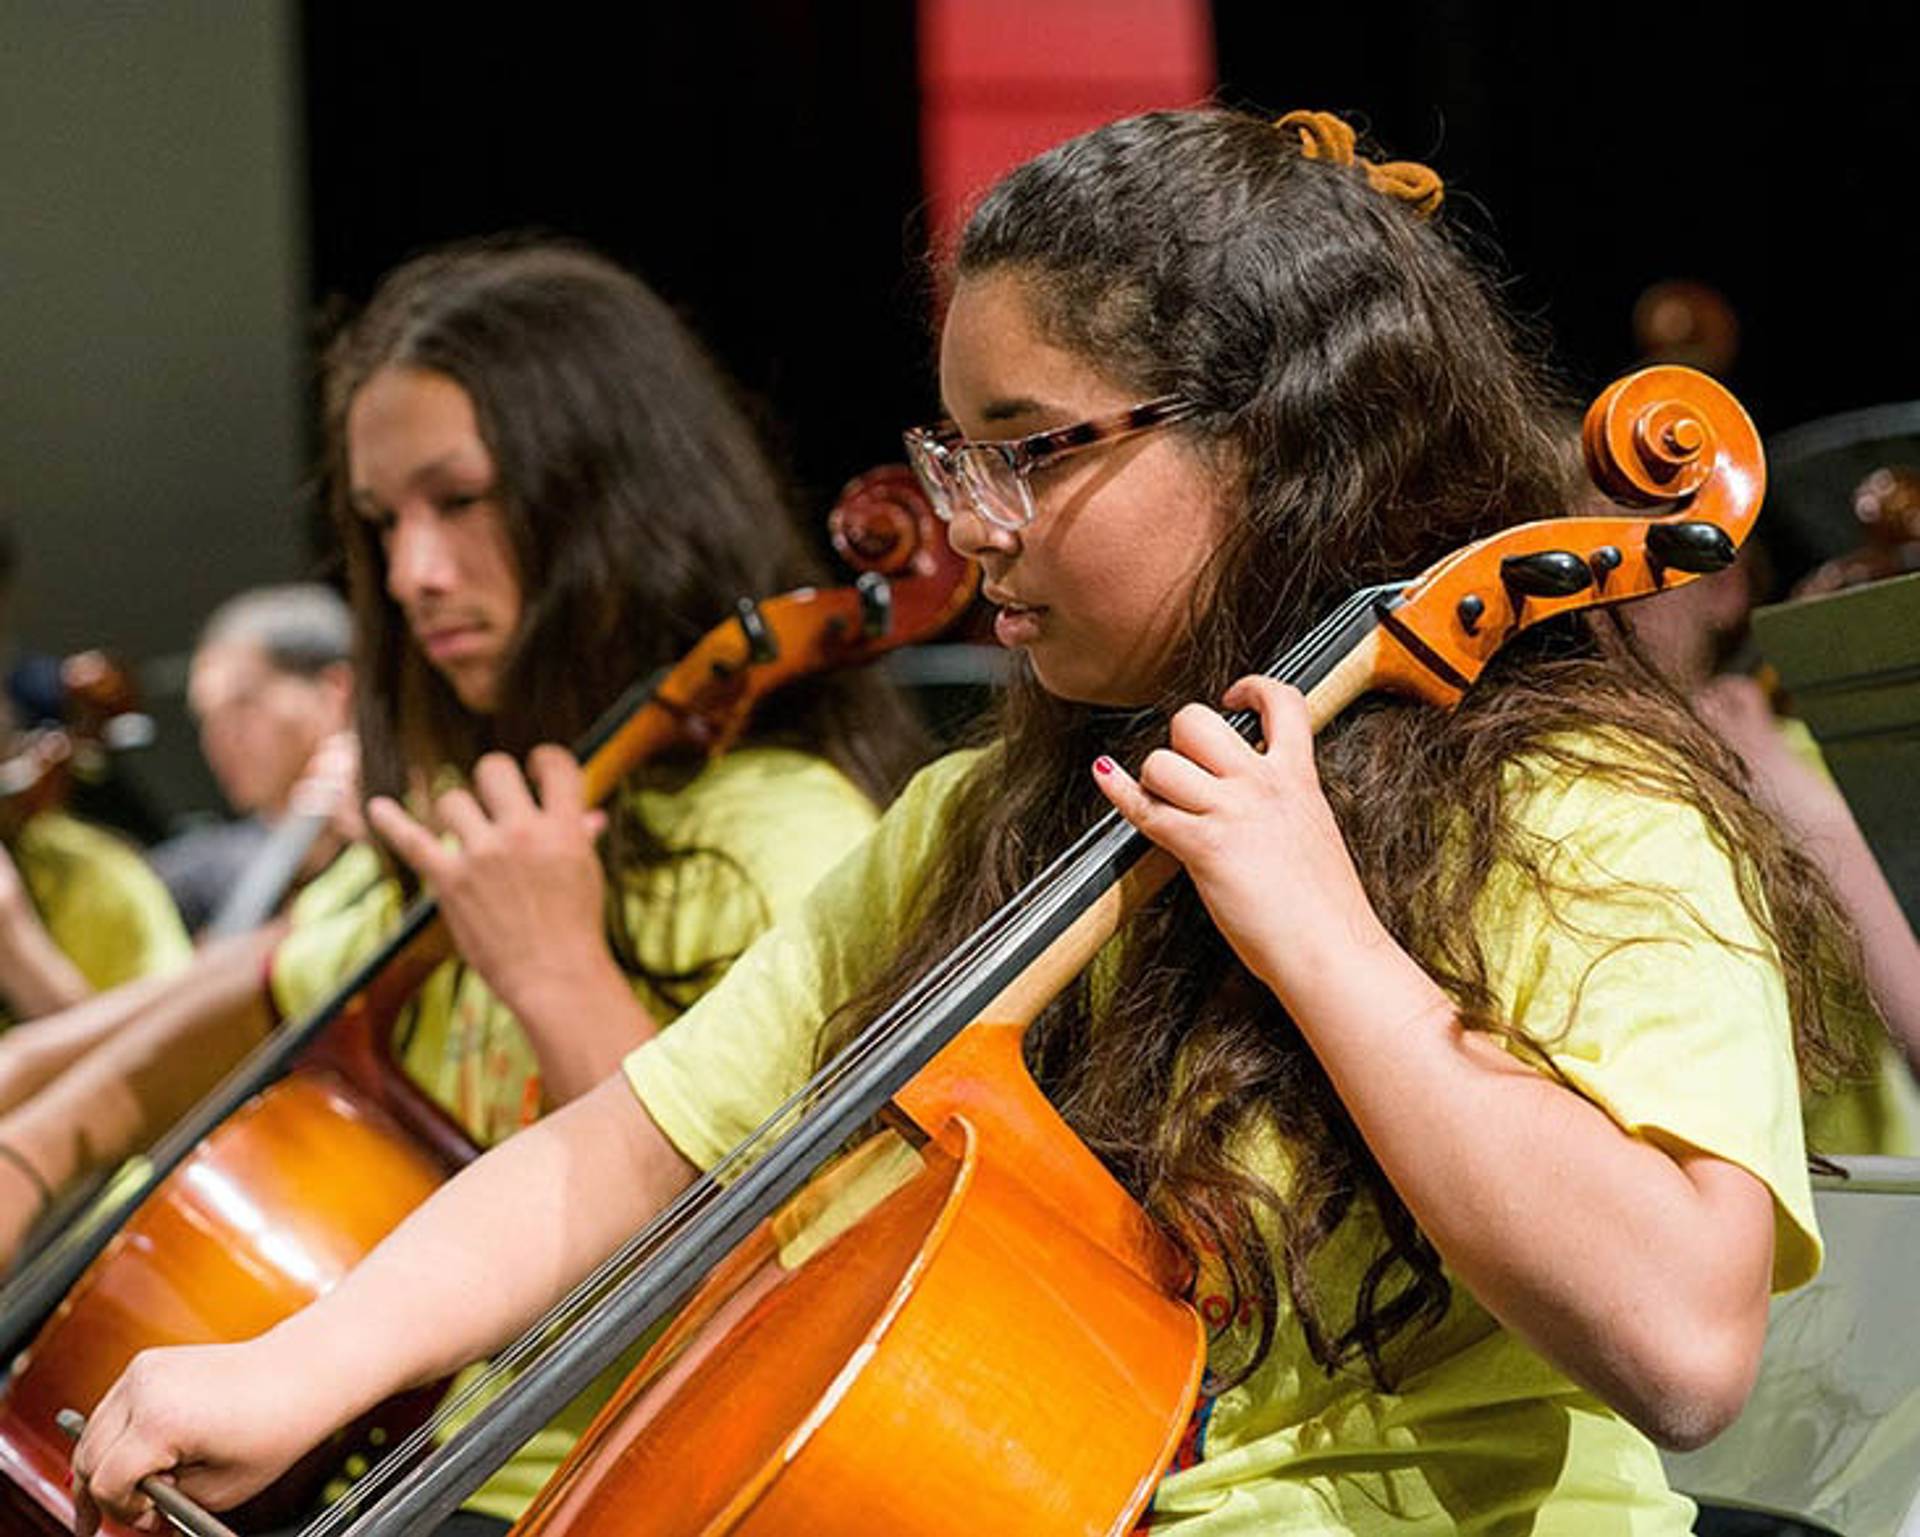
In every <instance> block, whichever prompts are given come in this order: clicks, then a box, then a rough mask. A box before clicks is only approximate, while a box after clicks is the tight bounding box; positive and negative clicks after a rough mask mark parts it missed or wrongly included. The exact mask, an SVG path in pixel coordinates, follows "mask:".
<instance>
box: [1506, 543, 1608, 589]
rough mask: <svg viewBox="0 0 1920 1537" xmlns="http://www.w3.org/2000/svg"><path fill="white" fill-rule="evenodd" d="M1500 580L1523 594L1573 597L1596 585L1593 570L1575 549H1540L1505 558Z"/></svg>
mask: <svg viewBox="0 0 1920 1537" xmlns="http://www.w3.org/2000/svg"><path fill="white" fill-rule="evenodd" d="M1500 580H1501V581H1503V582H1504V583H1506V585H1507V588H1508V590H1509V591H1512V592H1516V593H1518V594H1520V595H1521V596H1522V597H1527V598H1570V597H1572V596H1573V595H1574V594H1575V593H1577V592H1585V591H1586V590H1587V589H1588V588H1589V587H1591V586H1592V585H1593V572H1592V571H1591V570H1590V569H1589V568H1588V566H1587V563H1586V562H1585V561H1584V560H1582V559H1581V558H1580V557H1579V556H1578V555H1575V554H1574V553H1573V552H1572V551H1571V550H1539V551H1536V552H1535V553H1534V554H1532V555H1509V556H1508V557H1507V558H1506V559H1505V560H1503V561H1501V562H1500Z"/></svg>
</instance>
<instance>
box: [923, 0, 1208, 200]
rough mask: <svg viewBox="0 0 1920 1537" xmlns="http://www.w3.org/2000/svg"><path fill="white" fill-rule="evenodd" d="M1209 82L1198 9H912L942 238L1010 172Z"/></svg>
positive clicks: (947, 2)
mask: <svg viewBox="0 0 1920 1537" xmlns="http://www.w3.org/2000/svg"><path fill="white" fill-rule="evenodd" d="M1214 83H1215V74H1214V54H1213V29H1212V25H1211V17H1210V14H1209V10H1208V6H1207V4H1206V0H920V88H921V102H922V105H921V123H920V129H921V160H922V166H923V169H924V171H925V176H926V187H927V198H928V202H929V204H930V205H931V208H932V213H933V226H934V228H935V230H936V231H938V232H940V233H942V234H944V233H946V232H947V231H949V230H950V229H951V228H952V227H953V225H954V223H955V221H956V219H957V218H958V217H959V215H960V214H962V213H963V212H964V211H965V209H966V207H967V206H968V205H969V204H970V203H971V202H972V201H973V200H974V199H975V198H977V197H978V196H979V195H980V194H981V193H982V192H984V191H985V190H986V189H987V188H988V187H989V186H991V185H992V184H993V182H994V181H995V180H996V179H997V178H998V177H999V176H1000V174H1001V173H1002V172H1004V171H1006V170H1009V169H1010V168H1012V167H1013V166H1015V165H1018V164H1019V163H1020V162H1021V161H1022V160H1025V159H1027V158H1028V157H1029V156H1031V155H1033V154H1035V153H1036V152H1038V151H1040V150H1043V149H1045V148H1046V147H1047V146H1048V145H1050V144H1057V143H1058V142H1059V141H1060V140H1062V139H1066V138H1070V137H1072V136H1073V135H1074V134H1076V133H1080V132H1082V131H1084V130H1085V129H1088V128H1093V127H1096V126H1097V125H1099V124H1101V123H1105V122H1111V121H1112V120H1113V119H1114V118H1116V117H1125V116H1127V115H1128V114H1129V113H1133V112H1142V111H1145V110H1146V109H1148V108H1150V107H1178V106H1190V105H1192V104H1193V103H1195V102H1198V101H1201V100H1204V99H1205V98H1206V96H1207V95H1208V93H1209V92H1211V91H1212V90H1213V87H1214Z"/></svg>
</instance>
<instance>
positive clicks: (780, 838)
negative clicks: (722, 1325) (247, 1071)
mask: <svg viewBox="0 0 1920 1537" xmlns="http://www.w3.org/2000/svg"><path fill="white" fill-rule="evenodd" d="M623 794H624V795H625V796H626V798H627V807H628V809H630V810H632V811H636V812H637V813H638V814H639V816H640V817H641V818H642V819H643V820H644V821H645V823H646V825H647V827H648V828H649V829H650V830H651V831H652V832H653V834H654V835H655V836H656V837H657V838H658V839H659V840H660V842H661V843H662V844H663V845H664V846H665V847H666V848H667V849H669V850H672V851H674V852H675V854H676V856H677V857H674V858H671V859H669V860H667V861H666V862H664V863H662V864H659V865H656V866H654V867H652V868H650V869H647V870H644V871H638V872H632V873H630V874H629V875H628V876H627V878H626V879H625V880H624V881H623V883H622V887H621V892H620V907H621V911H622V913H623V915H624V927H625V930H626V941H627V943H628V945H629V946H630V947H631V952H632V954H633V955H634V956H635V957H637V958H638V960H639V961H640V963H641V964H642V966H644V967H645V969H646V970H647V971H648V972H650V973H652V974H653V975H654V976H656V977H659V978H662V979H669V980H667V981H665V982H663V985H662V986H660V987H655V986H653V985H651V984H649V983H648V982H647V981H645V980H644V979H641V978H636V979H635V981H634V992H635V994H636V995H637V996H638V997H639V998H640V1000H641V1002H642V1003H643V1004H644V1005H645V1006H646V1008H647V1011H648V1012H649V1013H650V1014H651V1015H652V1016H653V1018H654V1019H655V1020H656V1021H658V1022H660V1023H662V1024H665V1023H666V1022H668V1021H669V1020H671V1019H673V1018H675V1017H676V1016H677V1015H678V1014H679V1013H680V1012H681V1011H682V1010H683V1009H684V1008H685V1007H686V1005H687V1004H688V1003H689V1002H691V1001H692V999H693V998H694V997H695V996H697V995H698V994H699V993H701V992H704V991H705V990H706V988H708V987H710V986H711V985H712V984H713V982H714V981H715V980H716V979H717V978H718V977H719V975H720V974H721V972H722V971H724V969H725V968H726V966H727V965H729V964H730V963H731V962H732V961H733V959H734V958H735V957H736V956H738V955H740V954H741V953H742V952H743V951H745V950H746V949H747V948H748V947H749V946H750V945H751V944H752V942H753V940H754V939H755V938H756V937H757V936H758V935H759V934H760V933H761V931H762V930H764V929H766V928H768V927H769V926H770V925H772V924H773V923H775V922H776V921H778V920H782V919H785V918H787V917H790V916H792V915H793V914H794V913H795V912H796V911H797V910H798V908H799V905H800V901H801V899H802V898H803V897H804V896H805V894H806V892H807V890H808V888H809V887H810V886H811V885H812V884H813V882H814V881H815V880H817V879H818V878H819V876H820V875H821V873H822V872H823V871H825V870H827V869H828V868H829V867H830V866H831V865H832V864H833V863H834V862H835V861H836V860H837V859H839V858H840V857H841V855H843V854H845V853H846V852H847V851H848V850H849V849H850V848H852V847H853V846H854V845H855V844H856V843H857V842H858V841H859V840H860V839H861V838H862V837H863V836H864V835H865V834H866V832H867V831H868V830H869V829H870V828H871V827H872V825H873V822H874V817H875V812H874V808H873V806H872V803H871V802H869V801H868V800H867V798H866V797H865V796H864V795H863V794H862V793H861V792H860V791H859V790H858V789H856V788H855V787H854V785H853V784H851V783H850V782H849V781H848V780H847V779H846V778H845V777H844V776H842V775H841V774H840V772H839V771H838V770H837V769H835V768H834V767H833V766H832V765H831V764H828V763H827V762H825V761H824V760H822V759H820V758H816V757H813V756H811V755H810V754H806V753H801V752H796V751H792V750H790V749H786V748H773V747H747V748H741V749H739V750H737V751H735V752H731V753H728V754H726V755H725V756H724V757H721V758H719V759H716V760H714V761H713V762H712V763H710V764H709V765H707V766H706V767H705V768H704V769H703V770H702V771H701V772H700V773H699V774H698V775H697V776H696V777H694V778H692V779H691V780H687V781H685V782H669V781H665V780H661V779H659V778H655V779H651V780H647V781H644V782H641V783H638V784H632V783H630V785H629V787H628V788H627V789H626V790H624V791H623ZM399 911H400V899H399V893H398V890H397V888H396V887H395V886H394V885H393V884H392V883H391V882H390V881H388V880H386V879H384V878H383V876H382V873H381V868H380V862H379V860H378V858H377V857H376V856H375V855H374V854H373V852H372V850H370V849H367V848H364V847H363V848H359V849H352V850H349V851H347V853H345V854H343V855H342V856H341V857H340V858H339V859H338V860H336V861H335V862H334V863H333V864H332V865H331V866H329V867H328V868H327V869H326V870H325V871H323V872H322V873H321V875H320V876H318V877H317V878H316V879H315V880H314V881H313V882H311V883H310V884H309V885H308V886H307V888H306V889H305V890H304V891H303V892H301V894H300V896H299V898H298V899H297V900H296V902H295V904H294V907H293V910H292V915H291V916H292V921H293V928H292V931H291V932H290V933H289V935H288V936H287V938H286V939H285V940H284V941H283V942H282V943H281V945H280V946H279V948H278V949H277V950H276V952H275V955H274V960H273V968H272V988H273V994H274V999H275V1002H276V1003H277V1005H278V1006H279V1008H280V1009H281V1011H282V1012H283V1013H284V1014H287V1015H289V1016H291V1015H292V1014H295V1013H298V1012H303V1011H305V1010H306V1009H308V1008H311V1007H312V1006H314V1005H315V1004H316V1003H318V1002H320V1001H321V1000H322V999H324V998H325V997H326V996H327V995H328V993H330V992H331V990H332V989H333V987H334V986H335V985H336V984H337V983H338V982H339V981H340V980H341V979H343V978H344V977H345V976H346V975H347V974H348V972H349V971H350V970H351V969H352V968H353V966H355V965H356V964H357V963H358V962H360V961H361V960H363V959H364V958H365V957H366V956H367V954H369V953H370V952H371V951H372V949H373V948H374V947H375V946H377V945H378V944H379V942H380V940H381V939H382V937H384V935H385V934H386V933H387V931H388V930H389V929H390V928H391V927H392V925H393V922H394V920H395V918H396V917H397V915H398V913H399ZM395 1041H396V1047H397V1049H398V1051H399V1056H400V1062H401V1065H402V1066H403V1067H404V1069H405V1070H406V1072H407V1074H408V1076H410V1077H411V1078H413V1079H414V1080H415V1081H416V1082H418V1083H419V1084H420V1085H421V1086H422V1087H423V1088H425V1089H426V1090H427V1091H428V1092H429V1093H431V1094H432V1095H433V1096H434V1097H435V1098H436V1099H438V1100H439V1101H440V1103H441V1104H443V1105H445V1106H446V1107H447V1109H448V1110H449V1111H450V1112H451V1113H452V1114H453V1115H454V1116H455V1118H456V1119H457V1120H459V1121H460V1122H461V1124H462V1125H464V1126H465V1127H466V1128H467V1129H468V1131H469V1132H470V1133H471V1134H472V1135H473V1136H474V1138H475V1140H476V1141H478V1142H480V1143H481V1144H482V1145H483V1146H484V1145H490V1144H492V1143H494V1142H497V1141H499V1140H501V1139H503V1138H505V1137H508V1136H511V1135H512V1134H513V1133H514V1132H515V1131H517V1130H519V1129H520V1128H521V1127H522V1126H525V1125H527V1124H528V1123H529V1122H531V1121H532V1120H533V1119H535V1118H536V1117H537V1116H538V1114H539V1111H540V1087H539V1073H538V1065H537V1062H536V1059H535V1057H534V1052H533V1048H532V1046H531V1045H530V1044H529V1043H528V1041H527V1039H526V1037H525V1035H524V1034H523V1033H522V1032H521V1030H520V1026H519V1024H518V1022H517V1021H515V1019H514V1018H513V1016H512V1015H511V1014H510V1013H508V1012H507V1010H506V1009H505V1008H504V1007H502V1006H501V1004H500V1003H499V1002H498V1000H496V999H495V998H494V997H493V995H492V993H491V992H489V991H488V989H487V987H486V984H485V983H484V982H482V981H481V980H480V978H479V977H478V976H477V975H475V974H474V973H473V972H472V971H470V970H468V969H467V968H466V967H464V966H461V965H459V964H457V963H455V962H449V963H447V964H446V965H443V966H441V967H440V968H439V969H438V970H436V971H435V972H434V973H433V974H432V975H431V976H430V977H429V978H428V979H427V981H426V983H425V984H424V985H423V986H422V987H421V989H420V991H419V992H418V993H417V994H416V995H415V999H414V1001H413V1003H412V1004H411V1005H410V1006H409V1007H408V1009H407V1010H405V1011H404V1012H403V1014H402V1016H401V1018H400V1019H399V1020H398V1021H397V1022H396V1025H395ZM623 1375H624V1371H623V1370H621V1369H615V1370H612V1371H610V1372H609V1373H608V1374H607V1375H606V1376H604V1377H603V1378H602V1379H601V1380H600V1381H599V1382H598V1383H596V1384H595V1385H594V1386H593V1387H592V1388H589V1389H588V1390H587V1391H586V1392H585V1393H583V1394H582V1395H581V1396H580V1397H579V1398H577V1399H576V1400H575V1401H574V1402H573V1403H572V1404H570V1405H569V1406H568V1408H567V1409H566V1411H565V1412H564V1413H563V1414H562V1415H561V1416H560V1417H559V1418H558V1419H556V1420H555V1421H554V1422H553V1423H552V1424H551V1425H549V1426H548V1427H547V1428H546V1429H545V1430H543V1431H542V1432H541V1433H540V1434H539V1435H538V1436H536V1437H535V1438H534V1440H532V1441H531V1442H529V1443H528V1444H527V1446H526V1447H524V1448H522V1449H521V1451H520V1452H519V1453H518V1454H517V1455H516V1457H515V1458H514V1460H513V1461H512V1462H510V1463H508V1464H507V1465H506V1466H505V1467H503V1468H501V1469H500V1470H499V1472H497V1473H496V1474H495V1475H494V1476H493V1478H492V1479H491V1480H489V1482H488V1483H487V1484H486V1485H485V1486H484V1487H483V1488H482V1489H481V1490H480V1491H479V1492H478V1494H476V1495H475V1497H474V1498H472V1499H470V1500H469V1501H468V1502H467V1508H468V1509H474V1510H481V1511H485V1512H486V1513H488V1514H491V1515H497V1516H500V1517H502V1518H504V1519H507V1520H514V1519H517V1518H518V1517H519V1515H520V1514H521V1513H522V1512H523V1511H524V1510H525V1509H526V1507H527V1505H528V1504H529V1503H531V1501H532V1499H533V1497H534V1495H535V1494H537V1493H538V1492H539V1490H540V1487H541V1486H542V1485H543V1484H544V1483H545V1482H546V1481H547V1479H548V1478H549V1477H550V1476H551V1475H552V1473H553V1471H554V1470H555V1469H556V1468H557V1467H558V1466H559V1464H560V1462H561V1461H562V1460H563V1459H564V1457H565V1456H566V1454H567V1452H568V1451H570V1450H571V1449H572V1446H573V1443H574V1442H575V1441H577V1440H578V1439H579V1437H580V1433H581V1431H582V1430H584V1429H585V1427H586V1424H587V1422H588V1421H589V1420H590V1419H591V1418H592V1416H593V1414H594V1412H595V1411H596V1410H597V1409H598V1408H599V1406H600V1404H601V1403H603V1402H604V1401H605V1400H606V1398H607V1396H608V1395H609V1394H610V1393H611V1392H612V1391H613V1389H614V1387H615V1386H617V1385H618V1383H619V1381H620V1378H621V1376H623ZM468 1380H470V1379H468ZM456 1386H457V1387H458V1386H464V1382H463V1383H461V1384H457V1385H456Z"/></svg>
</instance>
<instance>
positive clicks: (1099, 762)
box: [1093, 757, 1113, 774]
mask: <svg viewBox="0 0 1920 1537" xmlns="http://www.w3.org/2000/svg"><path fill="white" fill-rule="evenodd" d="M1093 771H1094V773H1096V774H1111V773H1112V772H1113V759H1111V758H1106V757H1101V758H1095V759H1094V760H1093Z"/></svg>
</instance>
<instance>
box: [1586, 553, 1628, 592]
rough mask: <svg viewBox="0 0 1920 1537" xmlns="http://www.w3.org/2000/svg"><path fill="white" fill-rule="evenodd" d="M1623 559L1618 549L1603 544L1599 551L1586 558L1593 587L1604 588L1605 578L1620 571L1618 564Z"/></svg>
mask: <svg viewBox="0 0 1920 1537" xmlns="http://www.w3.org/2000/svg"><path fill="white" fill-rule="evenodd" d="M1624 559H1625V557H1624V556H1623V555H1621V553H1620V550H1619V547H1618V546H1617V545H1611V544H1603V545H1601V546H1600V548H1599V549H1597V550H1595V551H1594V552H1593V553H1592V554H1591V555H1589V556H1588V557H1587V569H1588V570H1589V571H1591V572H1592V573H1593V582H1594V585H1595V586H1596V587H1604V586H1606V584H1607V578H1608V577H1610V576H1612V575H1613V573H1614V572H1616V571H1618V570H1619V569H1620V563H1621V561H1622V560H1624Z"/></svg>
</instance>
